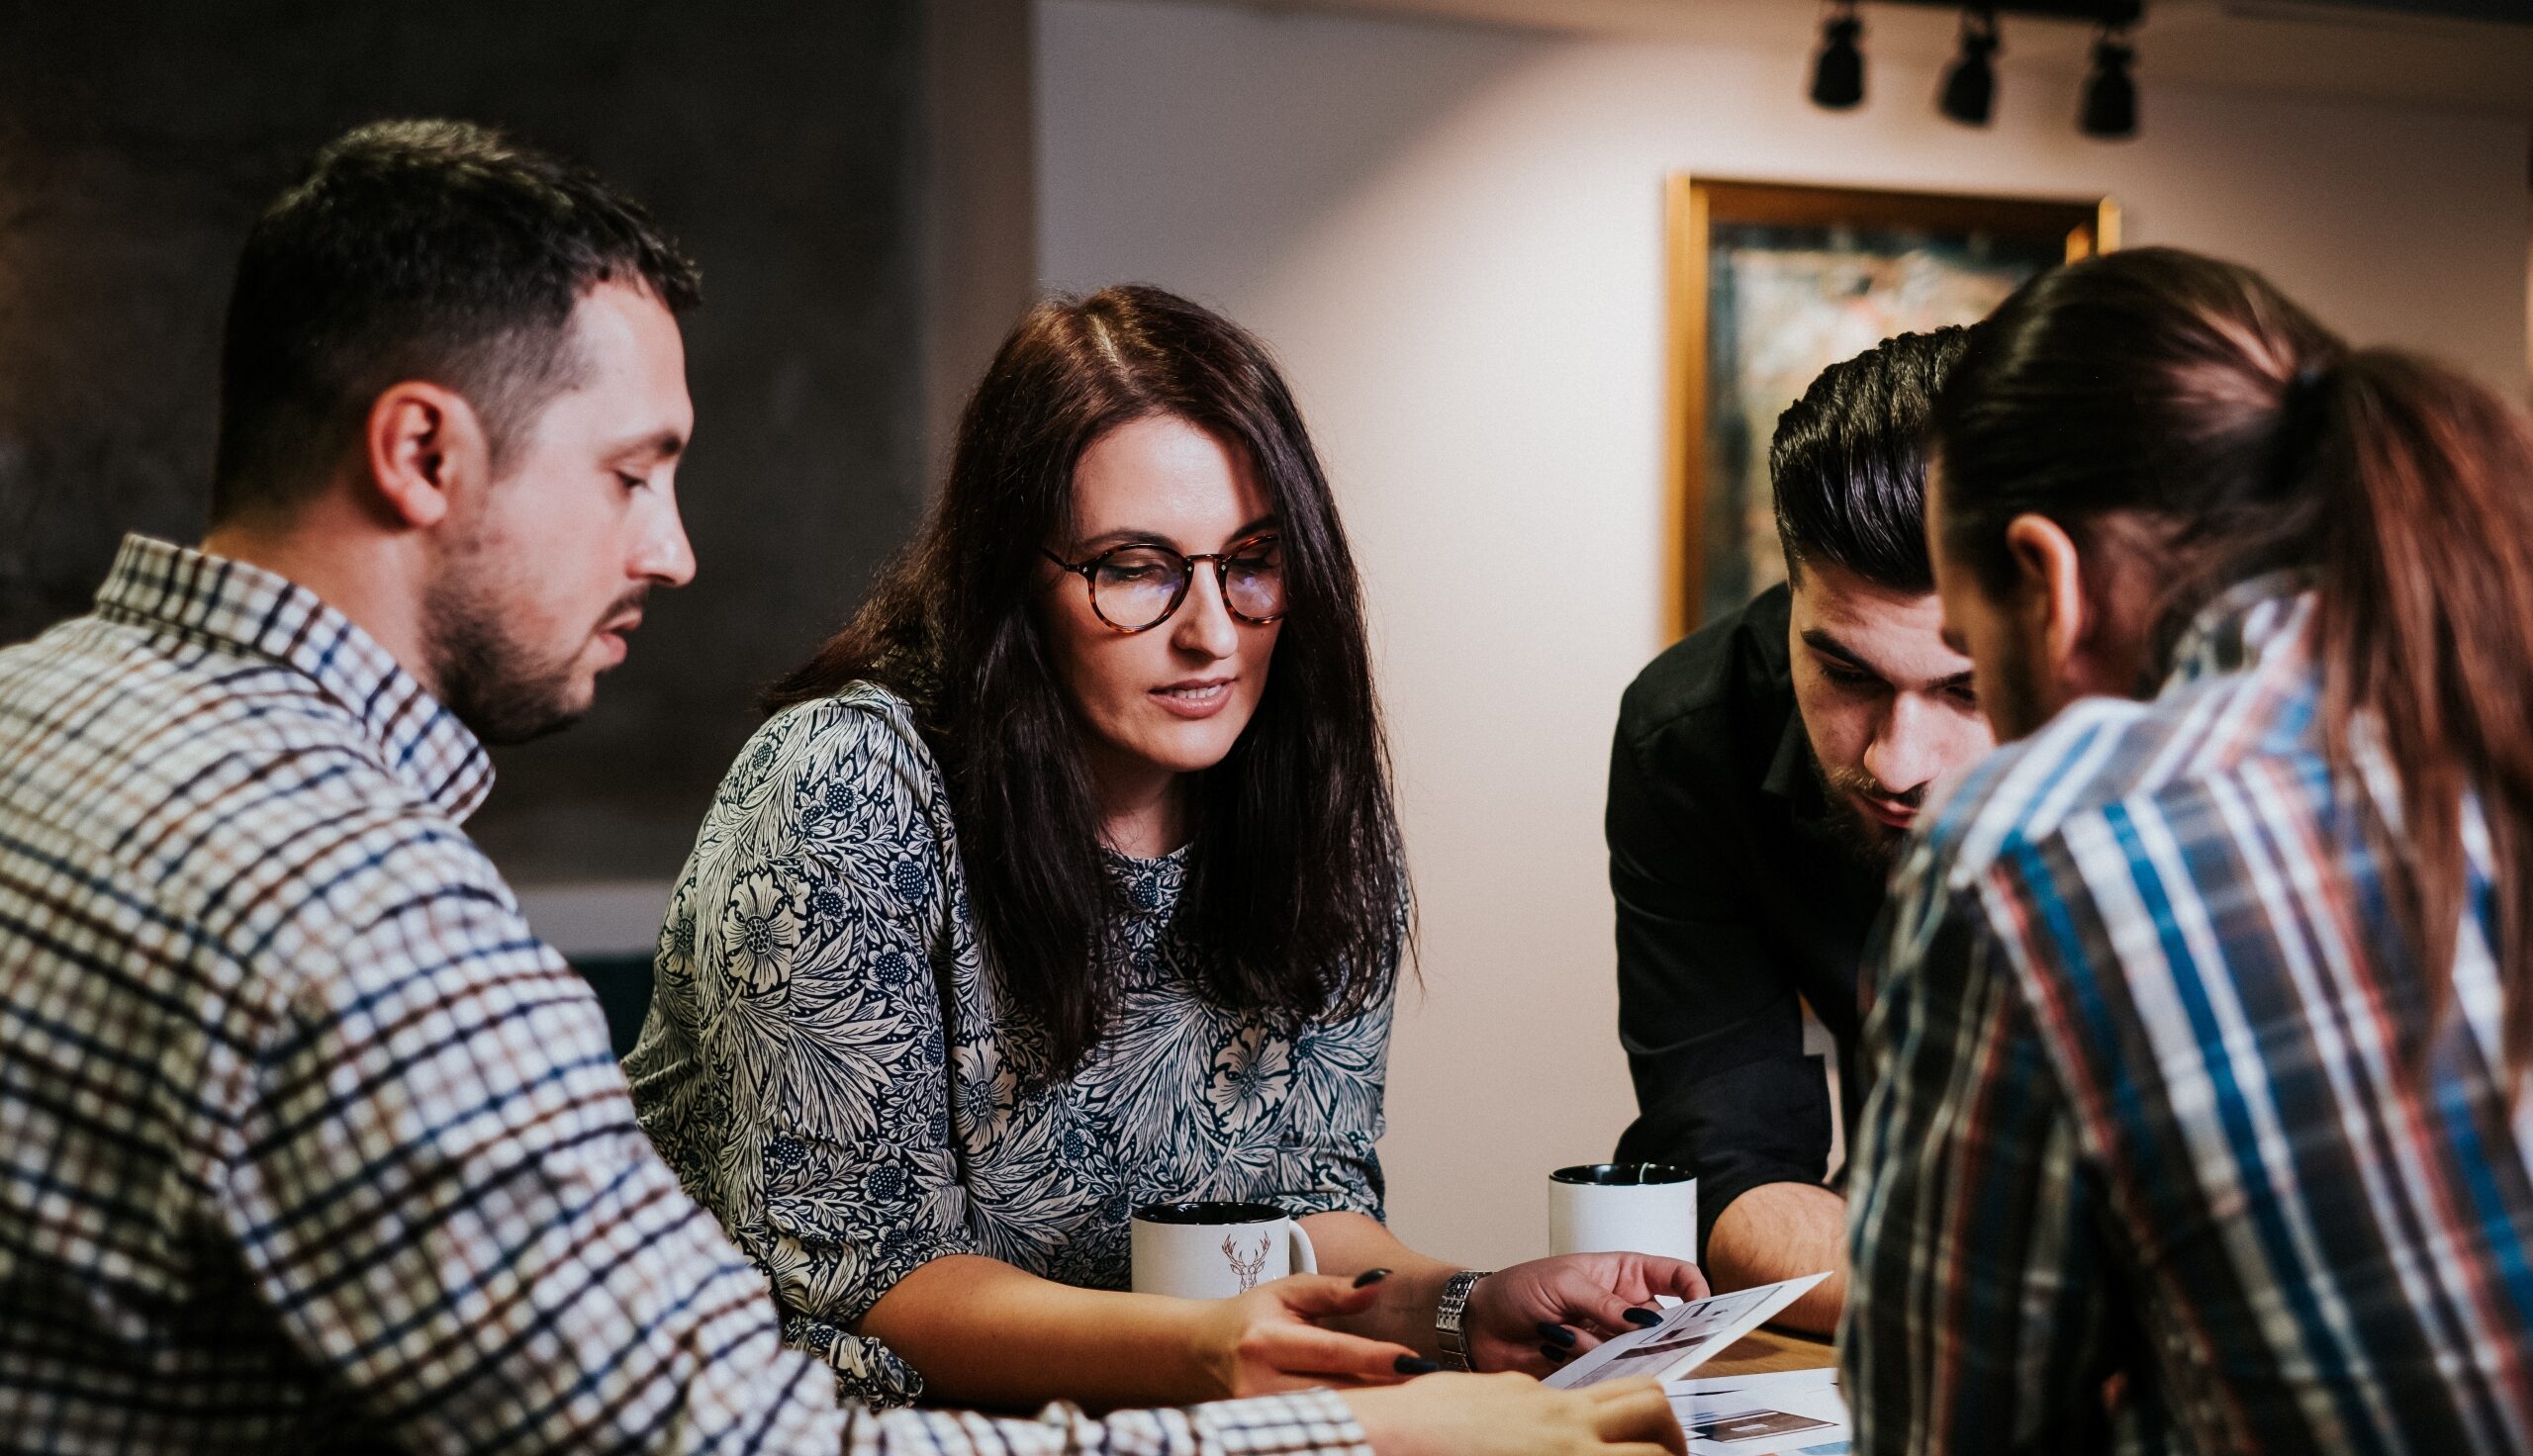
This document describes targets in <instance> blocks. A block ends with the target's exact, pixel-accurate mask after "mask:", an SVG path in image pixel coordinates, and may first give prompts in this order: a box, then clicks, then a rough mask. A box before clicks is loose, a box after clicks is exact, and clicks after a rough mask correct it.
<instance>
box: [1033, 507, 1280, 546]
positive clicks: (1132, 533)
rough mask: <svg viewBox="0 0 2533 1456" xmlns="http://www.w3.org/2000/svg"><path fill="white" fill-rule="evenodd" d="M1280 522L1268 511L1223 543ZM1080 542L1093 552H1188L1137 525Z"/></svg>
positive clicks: (1173, 539)
mask: <svg viewBox="0 0 2533 1456" xmlns="http://www.w3.org/2000/svg"><path fill="white" fill-rule="evenodd" d="M1278 524H1280V522H1279V520H1278V519H1277V517H1276V515H1275V513H1274V512H1273V511H1268V512H1267V514H1265V515H1262V516H1260V517H1258V518H1257V519H1256V520H1253V521H1251V522H1250V523H1249V524H1247V525H1245V526H1242V527H1240V528H1239V529H1238V530H1235V531H1233V532H1232V533H1231V534H1230V535H1228V536H1226V537H1224V538H1223V544H1224V545H1226V546H1229V545H1235V544H1237V543H1239V542H1241V541H1243V540H1246V539H1247V538H1249V537H1251V536H1255V535H1258V534H1259V533H1260V532H1262V531H1271V530H1273V529H1274V528H1275V527H1276V526H1277V525H1278ZM1079 544H1080V546H1081V549H1082V550H1084V551H1092V552H1097V551H1105V550H1107V549H1108V548H1109V547H1112V546H1167V547H1169V548H1170V549H1171V550H1173V551H1175V552H1177V553H1178V554H1180V555H1181V556H1184V555H1186V554H1187V551H1186V548H1185V547H1183V546H1180V545H1179V544H1178V540H1177V538H1176V537H1174V536H1170V535H1165V534H1164V533H1162V532H1160V531H1148V530H1144V529H1142V528H1140V527H1136V526H1119V527H1118V528H1117V529H1115V530H1113V531H1101V532H1100V533H1099V534H1098V535H1096V536H1084V537H1083V538H1082V539H1081V541H1080V543H1079Z"/></svg>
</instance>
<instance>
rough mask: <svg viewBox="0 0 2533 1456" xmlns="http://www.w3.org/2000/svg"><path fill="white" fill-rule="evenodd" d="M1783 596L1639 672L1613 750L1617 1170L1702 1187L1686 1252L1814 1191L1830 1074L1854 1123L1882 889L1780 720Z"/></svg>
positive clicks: (1824, 1147) (1792, 728)
mask: <svg viewBox="0 0 2533 1456" xmlns="http://www.w3.org/2000/svg"><path fill="white" fill-rule="evenodd" d="M1791 611H1792V598H1791V596H1790V595H1789V594H1788V592H1787V591H1786V589H1785V588H1784V587H1782V586H1779V587H1773V588H1771V589H1769V590H1768V591H1766V592H1761V593H1760V594H1759V596H1758V597H1757V598H1756V599H1755V600H1753V601H1752V602H1751V603H1750V604H1749V605H1748V606H1745V607H1743V608H1742V609H1741V610H1739V611H1737V612H1735V613H1734V614H1733V615H1731V616H1729V617H1725V618H1723V619H1721V620H1719V621H1716V622H1712V623H1710V624H1708V625H1707V626H1705V627H1703V628H1701V629H1699V630H1698V631H1697V632H1695V633H1693V634H1691V635H1690V636H1689V637H1688V638H1686V639H1685V640H1683V641H1681V642H1679V643H1678V644H1676V645H1674V646H1673V647H1672V648H1671V649H1670V650H1668V651H1666V652H1664V653H1663V654H1662V655H1661V656H1660V657H1657V658H1655V659H1654V660H1653V662H1652V664H1651V665H1650V666H1648V667H1646V668H1645V670H1644V671H1643V672H1642V674H1640V675H1638V677H1637V680H1636V682H1635V683H1632V684H1630V685H1629V687H1628V690H1627V696H1626V697H1625V698H1624V699H1623V700H1622V702H1621V705H1620V708H1619V730H1618V741H1617V743H1616V744H1615V745H1614V746H1613V747H1612V750H1611V754H1610V802H1609V817H1608V821H1607V826H1608V833H1609V841H1610V887H1611V889H1612V890H1613V891H1615V892H1616V894H1617V896H1618V942H1619V1040H1620V1041H1621V1042H1622V1043H1623V1044H1624V1045H1625V1046H1626V1047H1627V1053H1628V1065H1629V1070H1630V1072H1631V1073H1632V1074H1633V1075H1634V1077H1635V1079H1636V1101H1637V1108H1638V1111H1639V1114H1640V1115H1639V1117H1638V1118H1637V1120H1636V1122H1635V1123H1634V1124H1633V1125H1632V1126H1631V1127H1629V1129H1628V1130H1627V1133H1626V1135H1625V1136H1623V1137H1622V1138H1620V1139H1619V1147H1618V1157H1619V1158H1620V1160H1622V1161H1631V1162H1632V1161H1652V1162H1669V1163H1677V1164H1680V1165H1681V1166H1684V1167H1687V1168H1690V1169H1693V1170H1694V1171H1695V1172H1696V1173H1697V1175H1698V1245H1699V1247H1700V1248H1701V1249H1703V1248H1704V1247H1705V1245H1706V1235H1707V1233H1708V1231H1709V1230H1710V1229H1713V1228H1714V1227H1715V1219H1716V1216H1717V1215H1719V1214H1721V1213H1723V1212H1724V1210H1725V1209H1726V1208H1727V1207H1728V1206H1730V1205H1731V1204H1732V1202H1733V1201H1734V1200H1735V1199H1736V1198H1738V1197H1740V1196H1741V1195H1742V1194H1743V1193H1744V1192H1746V1191H1748V1190H1749V1189H1752V1188H1756V1187H1758V1186H1759V1185H1761V1184H1763V1183H1814V1184H1818V1183H1821V1182H1823V1181H1824V1179H1825V1178H1826V1177H1827V1176H1828V1173H1829V1078H1828V1076H1827V1075H1826V1073H1825V1071H1824V1069H1823V1068H1822V1066H1821V1059H1820V1058H1819V1057H1817V1056H1806V1055H1804V1053H1803V1010H1802V1006H1801V1004H1800V1003H1799V1002H1798V1000H1797V999H1796V998H1797V997H1798V996H1799V997H1801V998H1802V1000H1803V1001H1808V1002H1810V1003H1811V1005H1812V1009H1813V1012H1814V1014H1815V1015H1817V1016H1819V1017H1820V1018H1821V1023H1822V1025H1823V1026H1825V1027H1827V1028H1828V1029H1829V1034H1830V1035H1831V1036H1832V1037H1834V1038H1835V1039H1836V1040H1837V1044H1838V1065H1839V1077H1838V1085H1839V1088H1840V1091H1841V1093H1842V1099H1841V1100H1842V1102H1843V1103H1844V1113H1845V1119H1846V1126H1848V1127H1850V1128H1852V1127H1854V1126H1855V1122H1856V1106H1857V1099H1858V1097H1859V1095H1860V1094H1859V1090H1858V1084H1857V1079H1856V1075H1855V1045H1856V1023H1857V1013H1856V966H1857V962H1858V960H1859V958H1860V957H1861V956H1862V955H1863V951H1864V939H1865V933H1866V931H1867V930H1868V929H1869V928H1870V927H1871V925H1872V922H1873V918H1874V916H1875V914H1876V913H1877V912H1879V911H1880V909H1881V906H1882V893H1883V878H1882V874H1881V872H1880V871H1879V870H1877V869H1875V868H1873V867H1871V866H1870V865H1868V864H1867V863H1866V862H1865V861H1864V859H1863V858H1862V857H1860V856H1859V855H1858V854H1857V853H1856V852H1855V851H1854V850H1853V849H1851V848H1849V847H1848V846H1847V845H1846V844H1844V843H1842V842H1841V838H1840V831H1839V829H1838V827H1837V826H1836V825H1835V823H1834V821H1833V820H1832V818H1831V810H1830V808H1829V803H1828V801H1827V799H1826V797H1825V796H1824V793H1823V790H1822V786H1821V776H1820V774H1819V772H1818V771H1817V770H1816V769H1815V768H1814V767H1813V758H1812V745H1811V740H1810V739H1808V738H1807V737H1806V736H1805V735H1804V731H1803V718H1802V715H1801V714H1800V713H1799V712H1797V711H1796V709H1795V701H1794V682H1793V678H1792V676H1791V674H1790V669H1789V664H1788V661H1787V645H1786V629H1787V622H1788V618H1789V614H1790V612H1791Z"/></svg>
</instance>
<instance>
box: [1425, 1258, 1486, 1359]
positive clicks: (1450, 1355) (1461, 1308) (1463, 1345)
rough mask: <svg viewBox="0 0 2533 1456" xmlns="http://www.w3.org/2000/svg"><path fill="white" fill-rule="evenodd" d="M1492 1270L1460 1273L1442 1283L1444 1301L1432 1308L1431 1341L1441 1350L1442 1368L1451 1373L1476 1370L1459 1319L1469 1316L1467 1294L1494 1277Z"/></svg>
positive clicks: (1474, 1354)
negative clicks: (1487, 1278) (1480, 1282)
mask: <svg viewBox="0 0 2533 1456" xmlns="http://www.w3.org/2000/svg"><path fill="white" fill-rule="evenodd" d="M1494 1272H1495V1271H1494V1270H1492V1269H1462V1270H1461V1271H1460V1272H1458V1273H1457V1274H1454V1275H1453V1276H1452V1277H1451V1278H1449V1279H1446V1280H1444V1281H1443V1297H1442V1299H1440V1300H1438V1301H1436V1302H1435V1305H1434V1338H1435V1341H1436V1342H1437V1343H1439V1344H1440V1345H1442V1347H1443V1365H1444V1367H1445V1368H1446V1369H1451V1370H1475V1369H1476V1368H1477V1361H1476V1358H1475V1356H1476V1354H1477V1351H1476V1350H1475V1349H1473V1348H1472V1347H1471V1341H1470V1340H1469V1337H1468V1335H1467V1333H1466V1332H1465V1331H1463V1330H1462V1329H1461V1328H1460V1319H1461V1317H1462V1316H1464V1315H1466V1314H1467V1313H1468V1292H1469V1291H1470V1290H1472V1289H1474V1288H1476V1287H1477V1281H1479V1280H1481V1279H1483V1278H1485V1277H1486V1276H1487V1275H1489V1274H1492V1273H1494Z"/></svg>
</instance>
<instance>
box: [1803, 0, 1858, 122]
mask: <svg viewBox="0 0 2533 1456" xmlns="http://www.w3.org/2000/svg"><path fill="white" fill-rule="evenodd" d="M1863 35H1864V22H1863V21H1862V20H1859V19H1857V17H1856V0H1833V4H1832V6H1831V9H1830V12H1829V19H1828V20H1827V21H1825V22H1823V23H1822V26H1821V53H1820V54H1819V55H1818V56H1816V57H1814V59H1813V62H1812V103H1813V105H1815V106H1823V107H1827V108H1829V110H1831V111H1845V110H1846V109H1848V108H1849V107H1851V106H1854V105H1856V104H1857V103H1858V102H1860V101H1862V100H1864V52H1863V51H1862V50H1860V49H1858V48H1857V46H1856V42H1857V41H1858V40H1859V39H1860V38H1861V37H1862V36H1863Z"/></svg>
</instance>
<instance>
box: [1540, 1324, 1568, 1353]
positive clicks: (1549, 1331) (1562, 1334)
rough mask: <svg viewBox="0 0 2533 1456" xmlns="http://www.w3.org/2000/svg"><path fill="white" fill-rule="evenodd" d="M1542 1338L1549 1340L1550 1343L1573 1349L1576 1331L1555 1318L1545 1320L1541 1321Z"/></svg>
mask: <svg viewBox="0 0 2533 1456" xmlns="http://www.w3.org/2000/svg"><path fill="white" fill-rule="evenodd" d="M1540 1338H1542V1339H1544V1340H1547V1341H1548V1343H1549V1344H1552V1345H1558V1346H1562V1347H1563V1348H1566V1349H1572V1348H1573V1347H1574V1331H1573V1330H1571V1329H1568V1328H1566V1327H1565V1326H1564V1325H1562V1324H1559V1323H1557V1322H1556V1321H1555V1320H1553V1319H1543V1320H1541V1321H1540Z"/></svg>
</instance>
